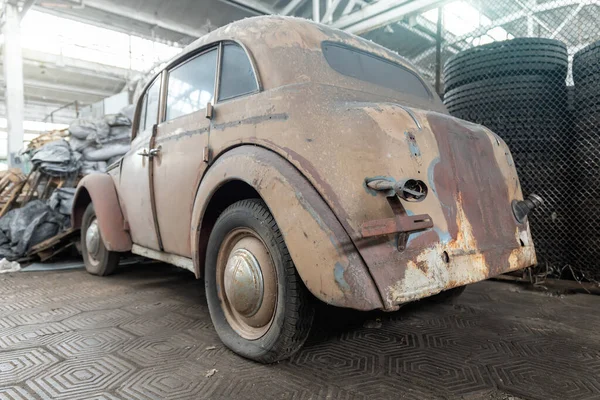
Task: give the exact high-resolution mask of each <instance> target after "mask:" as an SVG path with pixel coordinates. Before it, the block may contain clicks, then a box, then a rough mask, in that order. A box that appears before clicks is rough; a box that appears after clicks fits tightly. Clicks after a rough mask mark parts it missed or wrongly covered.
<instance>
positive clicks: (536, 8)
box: [413, 0, 600, 281]
mask: <svg viewBox="0 0 600 400" xmlns="http://www.w3.org/2000/svg"><path fill="white" fill-rule="evenodd" d="M461 10H462V11H461ZM473 10H474V11H473ZM440 14H441V15H442V20H441V21H442V23H441V24H439V25H438V24H437V21H438V16H439V15H440ZM440 14H438V10H432V12H431V14H430V15H429V20H430V23H431V24H432V27H431V28H432V29H435V28H437V32H438V35H439V36H438V43H441V46H439V45H438V46H437V48H436V47H433V46H432V47H431V48H428V49H426V50H425V51H423V52H422V53H421V54H420V55H418V56H417V57H415V58H414V59H413V62H415V63H416V65H417V67H418V68H419V69H420V70H421V71H430V77H431V78H432V80H435V78H436V71H439V72H437V74H438V76H437V78H438V80H439V84H438V85H439V86H438V90H439V91H440V94H442V95H443V98H444V103H445V104H446V106H447V107H448V110H449V112H450V113H451V114H452V115H454V116H456V117H459V118H462V119H465V120H468V121H473V122H476V123H480V124H483V125H485V126H487V127H488V128H490V129H491V130H493V131H494V132H495V133H497V134H498V135H499V136H500V137H502V138H503V139H504V140H505V141H506V143H507V144H508V146H509V147H510V149H511V152H512V155H513V158H514V162H515V165H516V167H517V170H518V172H519V177H520V181H521V186H522V188H523V192H524V194H525V195H527V194H529V193H536V194H538V195H540V196H542V197H543V199H544V200H545V204H544V206H543V208H542V209H539V210H536V212H534V213H533V215H531V216H530V224H531V229H532V233H533V237H534V241H535V245H536V249H537V254H538V260H539V263H540V265H539V266H538V268H540V269H544V270H549V271H550V272H551V274H552V275H554V276H560V277H563V278H567V277H570V278H575V279H587V280H591V281H600V1H598V0H596V1H591V0H585V1H573V0H550V1H543V2H541V1H538V0H496V1H494V0H480V1H456V2H453V3H449V4H447V5H446V6H444V8H442V12H441V13H440ZM461 14H462V15H461ZM469 15H471V16H470V17H469ZM424 17H427V14H423V15H422V16H421V17H420V18H424ZM473 17H477V20H476V22H474V21H473V20H472V18H473ZM469 18H471V19H469ZM468 23H471V24H473V23H475V24H476V26H475V27H473V26H470V27H465V24H468ZM461 24H462V26H461ZM461 29H462V31H465V30H467V32H461ZM440 37H441V41H439V40H440V39H439V38H440Z"/></svg>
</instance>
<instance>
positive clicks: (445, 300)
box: [427, 285, 467, 304]
mask: <svg viewBox="0 0 600 400" xmlns="http://www.w3.org/2000/svg"><path fill="white" fill-rule="evenodd" d="M466 288H467V287H466V286H464V285H463V286H458V287H455V288H452V289H448V290H444V291H443V292H440V293H438V294H434V295H433V296H431V297H428V298H427V301H429V302H431V303H436V304H452V303H454V301H455V300H456V299H457V298H459V297H460V295H461V294H463V292H464V291H465V289H466Z"/></svg>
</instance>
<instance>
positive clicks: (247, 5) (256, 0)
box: [219, 0, 277, 15]
mask: <svg viewBox="0 0 600 400" xmlns="http://www.w3.org/2000/svg"><path fill="white" fill-rule="evenodd" d="M219 1H220V2H221V3H225V4H229V5H230V6H234V7H237V8H239V9H241V10H244V11H246V12H249V13H251V14H254V15H271V14H277V13H276V12H275V10H274V9H272V8H271V7H269V6H267V5H266V4H264V3H262V2H261V1H260V0H219Z"/></svg>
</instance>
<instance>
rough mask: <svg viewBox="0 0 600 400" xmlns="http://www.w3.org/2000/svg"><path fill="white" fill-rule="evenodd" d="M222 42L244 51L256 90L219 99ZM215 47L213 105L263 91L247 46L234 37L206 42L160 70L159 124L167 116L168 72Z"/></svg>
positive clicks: (164, 120)
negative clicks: (161, 76) (215, 68)
mask: <svg viewBox="0 0 600 400" xmlns="http://www.w3.org/2000/svg"><path fill="white" fill-rule="evenodd" d="M224 43H233V44H236V45H238V46H240V47H241V48H242V50H243V51H244V53H246V57H247V58H248V61H249V62H250V65H251V66H252V72H253V73H254V79H255V80H256V87H257V89H256V91H254V92H251V93H245V94H243V95H240V96H236V97H231V98H228V99H226V100H219V95H220V91H219V89H220V87H219V82H220V81H221V61H222V58H223V44H224ZM215 48H216V49H217V51H218V53H217V70H216V74H215V86H214V89H215V93H214V99H213V102H212V104H213V105H217V104H220V103H226V102H228V101H232V100H235V99H238V98H241V97H244V96H249V95H253V94H256V93H260V92H262V91H263V86H262V81H261V79H260V75H259V74H258V69H257V68H256V63H255V62H254V57H252V53H250V51H249V50H248V48H247V47H246V46H245V45H244V44H243V43H242V42H240V41H239V40H236V39H226V40H220V41H217V42H212V43H207V44H206V45H204V46H201V47H199V48H198V49H195V50H193V51H190V52H189V53H186V54H183V55H182V56H180V57H179V58H176V59H175V60H173V61H172V62H170V63H169V64H168V65H167V66H166V67H165V68H164V69H163V70H162V72H161V75H163V74H164V78H163V81H162V85H161V96H160V98H161V106H160V110H159V116H160V119H159V122H158V123H159V124H162V123H164V122H166V118H167V98H168V87H169V74H170V72H171V71H172V70H174V69H175V68H177V67H179V66H181V65H183V64H185V63H187V62H189V61H191V60H193V59H195V58H196V57H199V56H201V55H202V54H204V53H207V52H208V51H211V50H213V49H215ZM147 89H148V88H146V91H147ZM146 91H144V94H145V93H146ZM188 115H189V114H188ZM184 116H185V115H182V116H180V117H179V118H181V117H184Z"/></svg>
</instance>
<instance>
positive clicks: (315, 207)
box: [191, 146, 383, 310]
mask: <svg viewBox="0 0 600 400" xmlns="http://www.w3.org/2000/svg"><path fill="white" fill-rule="evenodd" d="M231 181H242V182H245V183H246V184H248V185H250V186H252V187H253V188H254V190H256V192H257V193H258V194H259V195H260V197H261V198H262V199H263V200H264V202H265V203H266V204H267V206H268V207H269V210H270V211H271V213H272V214H273V216H274V217H275V220H276V221H277V225H278V226H279V229H280V230H281V232H282V234H283V237H284V239H285V243H286V245H287V247H288V249H289V252H290V255H291V257H292V260H293V261H294V264H295V265H296V269H297V271H298V273H299V275H300V277H301V278H302V280H303V281H304V283H305V285H306V287H307V288H308V290H310V292H311V293H312V294H314V295H315V296H316V297H317V298H318V299H320V300H322V301H324V302H326V303H328V304H331V305H335V306H339V307H349V308H354V309H359V310H371V309H377V308H383V305H382V302H381V297H380V295H379V292H378V291H377V289H376V287H375V284H374V282H373V279H372V278H371V276H370V274H369V272H368V270H367V268H366V266H365V264H364V262H363V260H362V259H361V257H360V256H359V254H358V252H357V251H356V248H355V247H354V244H353V243H352V241H351V240H350V237H349V236H348V234H347V233H346V231H345V230H344V229H343V228H342V226H341V224H340V223H339V221H338V220H337V219H336V217H335V215H334V214H333V212H332V211H331V209H330V208H329V206H328V205H327V204H326V203H325V202H324V201H323V199H322V198H321V197H320V196H319V194H318V193H317V191H316V190H315V189H314V188H313V187H312V186H311V185H310V184H309V182H308V181H307V180H306V178H305V177H304V176H302V174H300V172H298V170H296V169H295V168H294V167H293V166H292V165H291V164H290V163H289V162H287V161H286V160H285V159H283V158H282V157H281V156H279V155H277V154H275V153H273V152H271V151H268V150H266V149H264V148H261V147H257V146H240V147H237V148H235V149H233V150H230V151H228V152H227V153H225V154H223V155H222V156H220V157H219V158H218V159H217V160H216V161H215V163H214V164H213V165H212V166H211V167H210V169H209V170H208V172H207V173H206V175H205V176H204V178H203V179H202V182H201V184H200V187H199V189H198V192H197V194H196V199H195V202H194V209H193V214H192V226H191V237H192V258H193V261H194V268H195V270H196V275H197V276H200V275H201V274H202V272H203V269H204V258H205V252H206V242H207V241H208V237H207V236H208V232H207V229H206V227H204V228H205V229H203V226H202V224H203V222H205V221H207V220H210V219H212V220H214V216H212V218H209V216H207V215H206V210H207V208H208V205H209V203H210V201H211V198H212V196H213V195H214V194H215V193H216V192H217V191H218V190H219V188H220V187H222V186H223V185H224V184H226V183H227V182H231ZM205 223H206V222H205ZM200 232H202V235H200Z"/></svg>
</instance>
